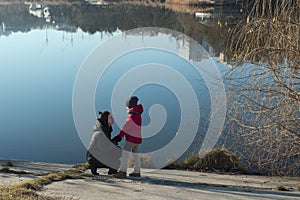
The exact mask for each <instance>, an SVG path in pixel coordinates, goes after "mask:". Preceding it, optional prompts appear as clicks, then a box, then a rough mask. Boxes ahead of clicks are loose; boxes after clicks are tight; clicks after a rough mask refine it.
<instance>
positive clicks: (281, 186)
mask: <svg viewBox="0 0 300 200" xmlns="http://www.w3.org/2000/svg"><path fill="white" fill-rule="evenodd" d="M276 190H277V191H289V190H288V189H287V188H286V187H284V186H283V185H278V186H277V187H276Z"/></svg>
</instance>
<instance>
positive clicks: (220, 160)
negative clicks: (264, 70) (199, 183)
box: [165, 148, 243, 173]
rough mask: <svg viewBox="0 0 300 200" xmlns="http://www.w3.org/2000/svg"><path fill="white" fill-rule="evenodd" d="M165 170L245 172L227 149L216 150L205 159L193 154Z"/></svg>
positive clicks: (235, 157) (236, 158)
mask: <svg viewBox="0 0 300 200" xmlns="http://www.w3.org/2000/svg"><path fill="white" fill-rule="evenodd" d="M165 169H180V170H193V171H202V172H219V173H221V172H243V170H242V169H241V167H240V164H239V159H238V157H237V156H236V155H235V154H233V153H230V152H228V151H226V150H225V149H223V148H222V149H219V148H215V149H213V150H212V151H211V152H209V153H208V154H207V155H206V156H205V157H203V158H200V157H199V155H198V154H196V153H193V154H191V155H190V156H188V157H186V158H185V159H184V160H183V161H182V162H179V161H175V162H173V163H171V164H170V165H168V166H167V167H165Z"/></svg>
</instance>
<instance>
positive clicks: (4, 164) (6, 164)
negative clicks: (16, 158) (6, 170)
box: [2, 161, 14, 167]
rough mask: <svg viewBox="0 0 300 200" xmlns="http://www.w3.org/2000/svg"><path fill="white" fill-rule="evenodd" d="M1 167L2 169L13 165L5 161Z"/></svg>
mask: <svg viewBox="0 0 300 200" xmlns="http://www.w3.org/2000/svg"><path fill="white" fill-rule="evenodd" d="M2 166H3V167H13V166H14V165H13V163H12V162H10V161H7V162H5V163H3V164H2Z"/></svg>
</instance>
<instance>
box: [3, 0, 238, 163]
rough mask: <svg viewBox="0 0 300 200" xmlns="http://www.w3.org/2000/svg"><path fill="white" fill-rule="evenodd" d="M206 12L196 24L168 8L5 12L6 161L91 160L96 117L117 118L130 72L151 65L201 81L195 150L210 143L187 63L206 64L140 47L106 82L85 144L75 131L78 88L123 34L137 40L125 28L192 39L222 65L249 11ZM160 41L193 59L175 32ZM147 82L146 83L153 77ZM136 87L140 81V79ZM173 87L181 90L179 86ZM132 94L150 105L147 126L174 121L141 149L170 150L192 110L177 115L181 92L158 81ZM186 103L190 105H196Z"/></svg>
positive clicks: (11, 8)
mask: <svg viewBox="0 0 300 200" xmlns="http://www.w3.org/2000/svg"><path fill="white" fill-rule="evenodd" d="M44 8H47V9H44ZM198 10H200V9H198ZM202 11H203V10H202ZM202 11H201V10H200V11H198V14H197V16H198V17H196V15H195V13H193V12H190V13H186V12H183V11H182V10H180V9H179V10H171V9H168V8H165V7H147V6H131V5H114V6H106V7H101V6H89V5H51V4H50V5H47V7H46V6H45V7H43V9H39V7H38V5H32V4H9V5H0V23H1V24H0V25H1V26H0V70H1V73H0V83H1V84H0V91H1V103H0V110H1V114H0V120H1V125H0V159H18V160H29V161H45V162H54V163H78V162H84V161H85V152H86V147H85V146H86V144H85V143H88V140H89V139H90V137H91V134H92V125H93V123H94V122H95V120H96V117H97V116H96V113H97V111H98V110H105V109H108V110H112V111H114V108H112V107H111V101H112V99H111V97H112V95H113V94H112V92H113V90H114V88H113V87H114V86H115V85H116V84H117V82H118V81H119V80H121V79H122V78H124V77H122V76H123V75H124V74H126V73H127V72H128V71H130V70H133V69H134V68H133V66H143V65H147V64H148V63H160V64H164V65H168V66H172V67H173V68H174V69H176V70H178V71H179V72H180V73H181V74H183V75H185V76H187V77H188V78H187V79H188V80H190V81H191V82H193V83H192V88H193V89H194V91H198V92H196V96H195V97H196V99H197V101H199V102H201V103H199V108H200V110H201V112H200V118H201V121H200V123H199V127H197V128H198V130H199V131H198V132H197V133H195V134H196V135H197V137H195V141H193V145H192V146H191V147H190V148H189V151H191V150H195V151H197V150H199V148H200V147H201V144H199V142H200V141H202V140H203V138H204V135H203V134H202V133H205V132H206V131H207V129H208V121H209V120H208V118H209V116H210V111H211V99H210V97H209V95H208V94H209V92H208V88H207V86H206V85H205V80H204V79H203V77H202V78H201V75H200V76H199V75H197V76H196V75H195V74H197V72H196V71H195V69H193V68H191V66H190V65H191V64H190V63H189V62H187V61H186V60H185V59H183V58H186V56H188V59H189V60H192V59H193V58H195V57H197V55H192V53H191V52H192V51H190V50H189V51H188V52H190V54H189V55H186V54H185V53H183V54H181V56H182V57H180V56H178V55H174V54H173V53H171V52H168V51H164V50H157V49H151V48H150V49H147V50H143V49H141V50H137V51H132V52H129V53H128V54H126V55H122V56H120V57H118V58H117V59H115V60H114V62H112V63H111V65H110V67H109V68H108V69H107V70H106V71H105V73H104V74H103V77H102V79H101V80H99V82H97V85H96V88H97V89H96V91H95V94H94V105H93V106H94V108H95V110H94V111H95V112H94V115H93V116H92V117H93V119H90V118H89V119H86V125H87V127H90V130H86V129H84V130H85V131H86V132H87V133H86V138H82V137H83V136H82V134H80V133H78V130H77V129H76V128H78V127H76V123H75V122H74V113H73V110H72V106H73V108H74V99H73V98H74V96H73V95H74V94H73V92H74V91H73V90H74V85H75V83H76V80H77V78H78V74H79V71H80V70H81V69H82V65H83V63H84V62H85V61H86V59H87V58H88V56H89V55H90V54H91V52H92V51H93V50H95V49H96V48H98V47H99V45H100V44H102V43H105V42H107V41H110V40H111V39H113V38H114V37H122V38H126V37H128V38H129V39H127V40H126V39H125V41H130V37H134V35H135V34H134V33H133V32H129V33H131V34H127V32H126V31H128V30H131V29H135V28H141V27H160V28H166V30H174V31H176V32H181V33H184V34H186V35H187V36H189V37H191V38H192V39H193V40H195V41H197V42H198V43H199V44H201V46H202V47H203V48H204V49H205V50H206V52H208V53H209V54H210V55H211V56H212V58H213V60H214V61H216V59H217V58H218V57H219V56H220V55H221V53H222V51H223V49H224V39H225V33H226V32H227V30H228V29H229V28H230V27H231V26H233V25H234V20H235V19H236V18H238V17H240V16H241V13H240V12H239V8H223V7H217V8H209V9H208V8H205V12H204V13H206V14H205V15H203V14H201V13H203V12H202ZM124 34H126V35H124ZM151 34H153V35H156V36H157V38H158V40H161V41H162V42H165V41H167V43H170V44H173V43H174V44H177V45H178V44H179V46H177V47H176V48H177V50H178V52H179V53H178V54H180V51H182V49H185V50H184V51H183V52H186V48H187V49H189V48H192V45H189V46H187V45H185V44H184V42H185V41H188V40H185V39H182V38H178V37H175V36H174V35H172V34H169V33H168V34H166V33H165V34H160V33H159V32H158V33H153V32H152V33H151ZM151 34H150V33H149V35H145V41H147V40H151V37H153V36H151ZM117 48H118V46H117ZM174 48H175V47H174ZM106 53H108V52H106V51H105V50H104V51H102V56H104V57H105V56H106ZM99 65H101V60H99ZM216 65H217V66H218V68H219V69H224V68H226V66H224V64H222V63H219V62H216ZM166 70H167V69H166ZM166 72H168V71H166ZM137 73H138V72H137ZM149 73H150V72H149ZM149 76H150V75H149ZM154 76H156V75H154ZM139 77H140V78H142V79H146V78H147V74H146V75H145V77H141V76H139ZM199 77H200V78H199ZM122 80H123V79H122ZM124 80H125V79H124ZM129 80H135V77H133V78H131V79H129ZM172 81H173V82H172ZM125 83H126V81H125ZM168 83H172V84H173V85H176V84H177V83H176V82H174V79H172V80H171V79H170V82H168ZM125 86H126V84H125ZM133 94H135V95H138V96H139V97H140V101H141V103H143V105H144V109H145V112H144V114H143V126H144V127H146V126H149V125H151V122H152V120H155V118H157V116H155V113H156V112H159V113H160V114H159V116H162V117H166V116H163V115H164V113H166V115H167V117H166V119H164V120H165V124H164V125H161V124H160V125H159V126H162V127H161V130H160V131H158V132H159V133H158V134H156V135H151V133H150V132H151V131H150V132H147V131H145V135H147V134H149V137H147V136H145V135H144V136H145V139H144V143H143V144H142V146H141V152H149V151H155V150H157V149H160V148H161V147H163V146H165V145H167V144H168V143H169V142H170V140H172V138H174V137H175V136H176V134H178V132H177V129H178V127H179V124H180V120H181V117H180V116H181V115H182V112H183V111H182V110H180V109H179V108H178V107H180V105H179V104H180V103H181V102H179V101H178V99H176V95H174V91H172V90H171V89H170V88H169V87H167V86H161V85H158V84H156V83H154V82H153V83H150V82H149V83H147V84H145V85H143V87H137V88H136V90H135V91H134V92H133ZM124 95H125V96H124ZM128 95H130V94H128ZM121 97H122V98H120V99H119V98H118V102H116V105H117V106H118V109H119V110H115V112H113V115H114V117H115V118H116V119H117V120H116V121H117V122H118V123H116V124H115V125H114V127H113V128H114V132H113V134H114V135H116V134H118V131H119V130H120V126H122V121H123V120H125V118H124V117H126V108H125V105H124V102H125V97H126V94H123V96H122V95H121ZM82 98H85V96H82ZM186 101H187V102H189V99H186ZM120 102H122V103H120ZM153 105H160V106H154V107H152V106H153ZM162 107H163V108H162ZM152 108H153V110H151V109H152ZM152 114H154V116H151V115H152ZM162 119H163V118H162ZM80 123H81V122H80ZM82 123H85V122H82ZM152 128H153V127H152ZM148 129H149V128H148ZM145 130H146V128H145ZM152 134H153V133H152ZM123 143H124V142H123ZM123 143H122V145H123ZM153 144H154V145H153Z"/></svg>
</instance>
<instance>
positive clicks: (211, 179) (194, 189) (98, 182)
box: [0, 162, 300, 200]
mask: <svg viewBox="0 0 300 200" xmlns="http://www.w3.org/2000/svg"><path fill="white" fill-rule="evenodd" d="M0 163H1V162H0ZM14 166H15V167H13V168H17V169H22V170H28V171H31V172H32V174H27V175H13V174H3V173H2V174H1V173H0V186H1V184H2V185H8V184H14V183H16V182H20V181H23V180H26V179H30V178H34V177H35V176H38V175H39V174H42V173H46V172H49V171H60V170H66V169H70V168H71V167H72V166H70V165H57V164H49V163H29V162H24V163H15V164H14ZM131 170H132V169H131ZM129 171H130V169H129ZM99 172H100V173H101V174H102V175H100V176H92V175H91V174H90V172H89V170H88V171H86V172H85V175H86V176H85V178H84V179H79V180H78V179H77V180H65V181H61V182H54V183H52V184H50V185H47V186H45V188H44V190H43V191H42V192H40V194H43V195H49V196H56V197H64V198H67V199H84V200H85V199H149V200H150V199H151V200H156V199H166V200H169V199H170V200H171V199H172V200H173V199H189V200H190V199H204V200H205V199H208V200H212V199H218V200H223V199H230V200H250V199H251V200H252V199H257V200H258V199H259V200H266V199H272V200H289V199H291V200H296V199H297V200H299V199H300V192H299V191H298V187H299V186H300V178H299V177H265V176H247V175H228V174H226V175H222V174H213V173H199V172H189V171H177V170H143V171H142V172H143V173H142V177H141V178H125V179H117V178H114V177H112V176H108V175H104V174H106V173H107V170H105V169H101V170H99ZM34 173H36V174H34ZM279 185H282V186H284V187H285V188H287V189H289V190H290V191H287V192H283V191H275V188H276V187H277V186H279Z"/></svg>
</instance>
